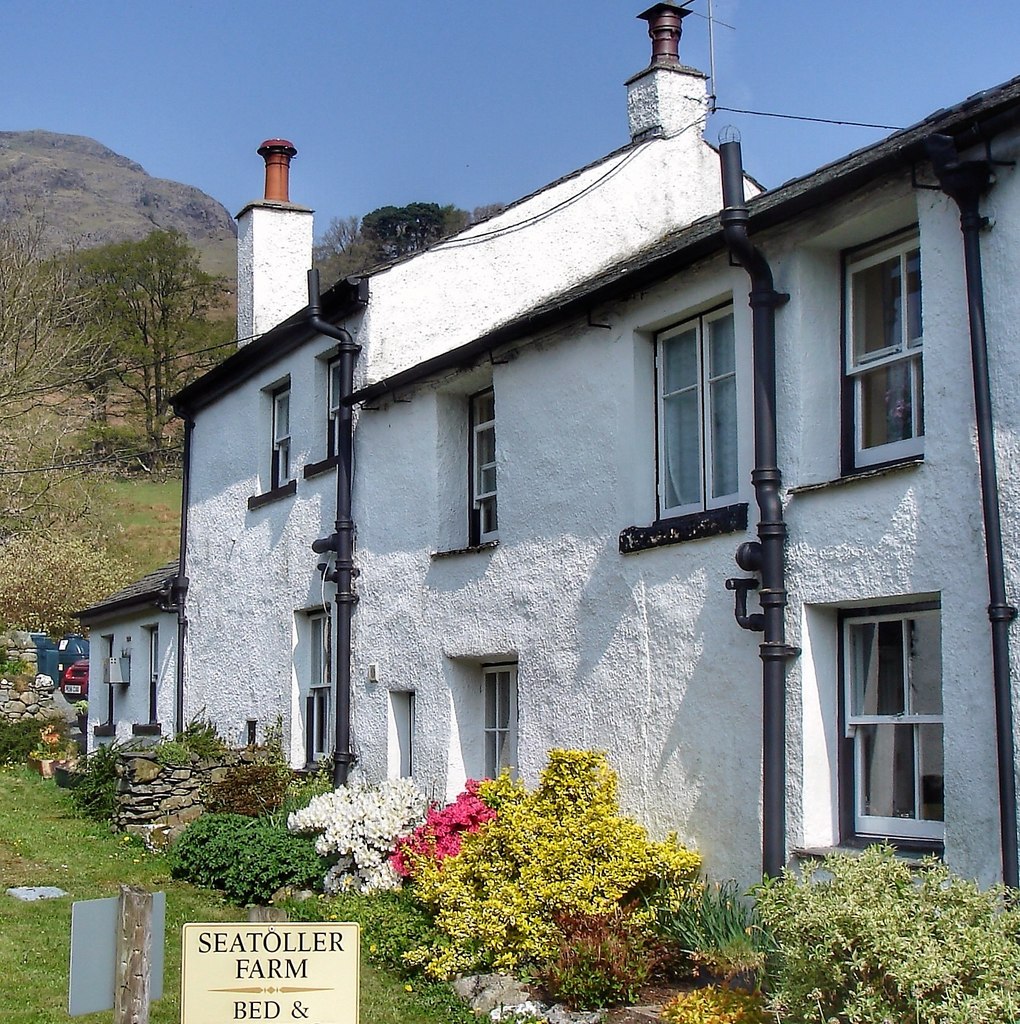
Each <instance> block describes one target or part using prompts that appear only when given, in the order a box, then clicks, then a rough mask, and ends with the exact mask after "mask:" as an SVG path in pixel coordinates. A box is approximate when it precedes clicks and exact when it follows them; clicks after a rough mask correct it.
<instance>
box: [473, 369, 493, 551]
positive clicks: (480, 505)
mask: <svg viewBox="0 0 1020 1024" xmlns="http://www.w3.org/2000/svg"><path fill="white" fill-rule="evenodd" d="M490 399H491V402H492V415H491V417H490V418H489V419H484V420H483V419H480V418H479V417H480V412H479V406H480V405H481V403H482V402H483V401H486V400H490ZM486 433H491V435H492V461H491V462H482V461H481V457H480V455H479V447H480V441H479V439H480V437H481V436H482V435H483V434H486ZM497 463H498V458H497V448H496V393H495V390H494V389H493V388H492V386H491V385H490V386H489V387H487V388H483V389H482V390H481V391H476V392H475V393H474V394H472V395H469V396H468V502H469V504H468V544H469V545H470V546H472V547H477V546H478V545H480V544H489V543H491V542H493V541H495V540H497V539H498V538H499V512H498V497H497V495H498V490H499V481H498V472H499V471H498V468H497ZM486 469H491V470H492V488H491V489H490V490H485V489H484V488H483V487H482V482H481V474H482V472H483V470H486Z"/></svg>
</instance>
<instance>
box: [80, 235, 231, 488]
mask: <svg viewBox="0 0 1020 1024" xmlns="http://www.w3.org/2000/svg"><path fill="white" fill-rule="evenodd" d="M80 262H81V272H82V283H83V287H84V290H85V293H86V294H87V295H89V296H90V297H91V300H92V301H93V302H94V304H95V310H96V317H97V323H98V324H99V326H100V328H101V329H102V331H103V332H104V333H105V335H106V337H107V338H108V341H109V349H108V351H107V354H106V358H105V359H104V360H103V361H102V362H101V363H100V364H99V365H97V367H96V369H95V371H94V374H93V377H92V383H93V387H94V389H95V390H96V391H97V392H103V391H108V390H109V389H110V388H111V387H113V388H118V387H119V388H120V389H123V391H124V392H125V393H126V394H128V395H129V396H130V397H131V399H132V407H133V411H134V413H135V414H136V415H137V420H135V421H134V422H133V423H132V426H134V428H135V433H136V435H138V436H140V438H141V440H142V441H143V442H144V444H143V445H140V446H139V445H136V446H135V452H134V457H135V458H136V459H137V461H138V464H140V465H141V466H142V468H144V469H146V470H151V471H153V472H156V473H158V474H161V473H162V472H164V471H165V469H166V468H167V464H168V462H169V461H170V456H171V453H172V451H173V440H172V437H171V429H170V421H171V419H172V416H173V412H172V410H171V408H170V398H171V396H172V395H173V394H175V393H176V392H177V391H179V390H180V389H181V388H182V387H184V386H185V385H186V384H188V383H189V382H190V381H191V380H193V379H194V378H195V377H196V376H198V374H200V373H201V372H202V371H204V370H205V369H207V368H208V367H210V366H212V365H213V364H214V363H216V362H218V361H219V359H221V358H222V357H223V355H224V354H225V350H226V346H227V345H229V344H230V342H231V340H232V338H233V326H232V324H231V323H230V322H228V321H227V320H225V319H222V318H220V319H217V318H215V317H214V316H213V315H212V314H213V313H214V309H215V306H216V303H217V301H218V300H219V298H220V297H221V295H222V293H223V283H222V281H220V280H219V279H217V278H215V277H213V276H211V275H210V274H207V273H205V272H204V271H203V270H202V269H201V267H200V265H199V256H198V253H197V251H196V250H195V249H194V248H192V246H191V245H189V244H188V242H187V240H186V239H185V237H184V236H183V235H182V234H181V233H180V232H177V231H162V230H160V231H153V232H152V233H151V234H150V235H149V236H148V237H147V238H144V239H142V240H141V241H140V242H118V243H115V244H113V245H107V246H103V247H101V248H98V249H92V250H90V251H88V252H86V253H83V254H82V256H81V261H80ZM121 440H122V441H123V440H124V439H123V438H121ZM139 448H141V449H142V450H141V451H139V450H138V449H139Z"/></svg>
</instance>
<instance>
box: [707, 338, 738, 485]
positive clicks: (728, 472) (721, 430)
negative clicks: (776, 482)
mask: <svg viewBox="0 0 1020 1024" xmlns="http://www.w3.org/2000/svg"><path fill="white" fill-rule="evenodd" d="M731 350H732V346H731ZM711 401H712V497H713V498H720V497H722V496H723V495H725V494H733V493H735V492H736V490H737V378H736V377H735V376H729V377H724V378H723V379H722V380H717V381H713V383H712V387H711Z"/></svg>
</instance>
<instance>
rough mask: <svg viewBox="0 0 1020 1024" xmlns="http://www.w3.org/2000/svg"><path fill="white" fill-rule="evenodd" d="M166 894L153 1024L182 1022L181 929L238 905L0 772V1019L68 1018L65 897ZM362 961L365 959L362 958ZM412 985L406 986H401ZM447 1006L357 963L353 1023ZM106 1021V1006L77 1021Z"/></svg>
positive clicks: (55, 795)
mask: <svg viewBox="0 0 1020 1024" xmlns="http://www.w3.org/2000/svg"><path fill="white" fill-rule="evenodd" d="M121 883H124V884H129V885H140V886H143V887H145V888H147V889H150V890H152V891H163V892H165V893H166V968H165V974H164V981H163V998H162V999H160V1000H158V1001H157V1002H155V1003H153V1005H152V1012H151V1015H150V1020H151V1022H152V1024H177V1022H178V1021H179V1020H180V977H181V926H182V925H183V924H184V923H185V922H188V921H241V920H244V919H245V912H244V910H243V909H241V908H238V907H234V906H230V905H229V904H227V903H225V902H224V900H223V899H222V898H221V897H220V896H219V894H218V893H216V892H213V891H211V890H204V889H198V888H196V887H194V886H191V885H188V884H186V883H184V882H178V881H175V880H173V879H171V878H170V875H169V870H168V868H167V864H166V860H165V858H164V857H162V856H161V855H158V854H152V853H149V852H147V851H146V850H145V848H144V847H143V846H142V845H141V844H140V843H138V842H136V841H135V840H132V839H130V838H129V837H126V836H123V835H120V836H118V835H113V834H112V833H110V831H109V830H108V829H107V828H106V827H105V826H104V825H101V824H97V823H95V822H90V821H85V820H83V819H81V818H76V817H74V815H73V813H72V810H71V806H70V800H69V799H68V796H67V793H66V791H65V790H61V789H58V788H57V787H56V786H55V785H54V783H53V782H52V781H49V780H43V779H41V778H39V776H37V775H33V774H31V773H29V772H28V771H27V769H22V768H17V769H0V1020H2V1021H3V1022H4V1024H67V1021H68V1020H69V1019H70V1018H69V1017H68V1016H67V984H68V959H69V949H70V935H71V903H72V902H73V901H75V900H88V899H100V898H103V897H107V896H115V895H116V894H117V892H118V886H119V885H120V884H121ZM20 885H55V886H57V887H59V888H61V889H64V890H65V891H66V892H67V893H68V896H66V897H62V898H60V899H53V900H39V901H36V902H32V903H26V902H23V901H21V900H16V899H14V898H13V897H12V896H8V895H7V892H6V890H7V889H8V888H10V887H12V886H20ZM363 960H364V957H363ZM408 987H410V991H408ZM449 1009H450V1004H449V1003H448V1002H447V1001H446V1000H445V999H444V998H440V997H438V996H437V994H436V993H435V991H433V990H432V989H431V988H429V989H427V990H426V991H421V992H419V991H417V990H416V987H415V985H414V984H413V983H409V982H407V981H406V980H405V979H403V978H395V977H394V976H392V975H390V974H388V973H386V972H384V971H381V970H378V969H376V968H373V967H371V966H370V965H368V964H366V963H364V962H363V963H362V970H361V1020H362V1021H364V1022H366V1024H367V1022H371V1024H446V1022H447V1021H449V1020H450V1019H451V1016H450V1013H449ZM76 1019H77V1020H80V1021H81V1022H82V1024H108V1022H109V1020H110V1014H109V1012H103V1013H95V1014H87V1015H85V1016H83V1017H79V1018H76Z"/></svg>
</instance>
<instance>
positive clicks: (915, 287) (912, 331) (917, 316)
mask: <svg viewBox="0 0 1020 1024" xmlns="http://www.w3.org/2000/svg"><path fill="white" fill-rule="evenodd" d="M906 263H907V341H908V342H910V341H912V342H918V341H920V340H921V250H920V249H912V250H911V251H910V252H908V253H907V256H906Z"/></svg>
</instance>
